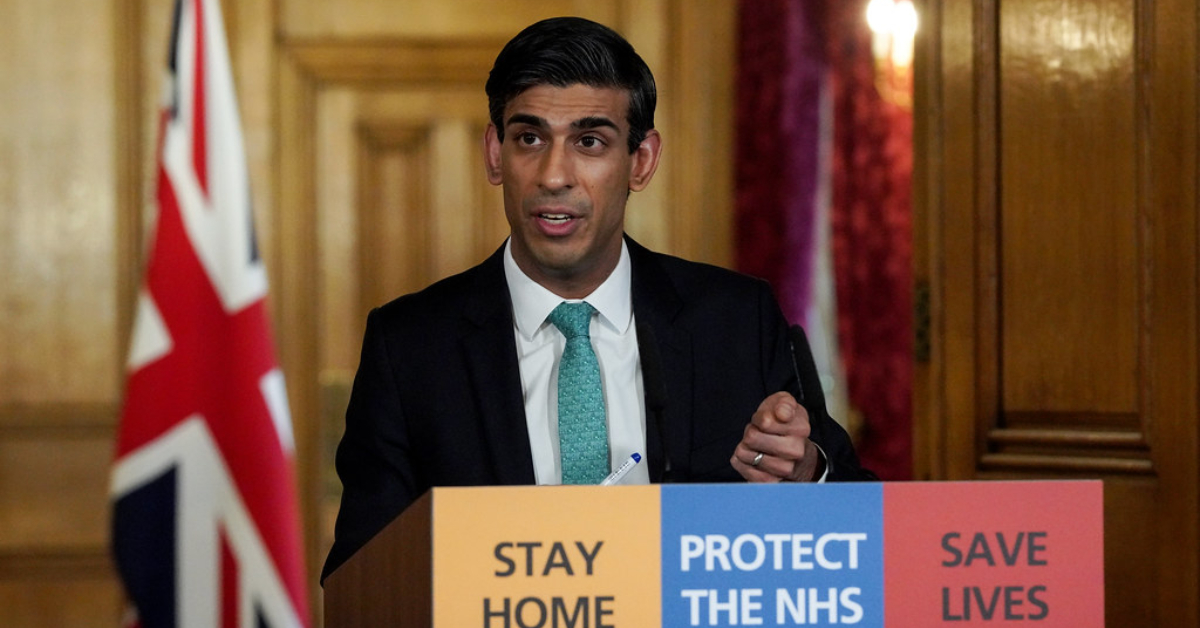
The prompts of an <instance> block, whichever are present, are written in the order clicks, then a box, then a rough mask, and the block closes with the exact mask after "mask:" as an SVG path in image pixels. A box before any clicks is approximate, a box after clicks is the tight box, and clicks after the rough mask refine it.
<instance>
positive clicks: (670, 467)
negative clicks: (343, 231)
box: [323, 18, 871, 577]
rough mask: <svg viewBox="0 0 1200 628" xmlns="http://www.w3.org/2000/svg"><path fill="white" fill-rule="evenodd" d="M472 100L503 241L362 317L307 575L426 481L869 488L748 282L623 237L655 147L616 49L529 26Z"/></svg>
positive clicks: (604, 39) (629, 62) (630, 68)
mask: <svg viewBox="0 0 1200 628" xmlns="http://www.w3.org/2000/svg"><path fill="white" fill-rule="evenodd" d="M486 90H487V94H488V100H489V109H490V114H491V124H490V125H489V126H488V128H487V132H486V136H485V138H484V151H485V164H486V169H487V178H488V180H489V181H490V182H491V183H492V184H494V185H500V186H502V187H503V191H504V208H505V214H506V216H507V219H508V223H509V226H510V230H511V231H510V237H509V239H508V241H507V242H506V243H505V244H504V246H502V247H501V248H500V250H498V251H497V252H496V253H495V254H494V255H492V256H491V258H489V259H488V260H486V261H485V262H483V263H482V264H480V265H479V266H476V267H475V268H472V269H470V270H468V271H466V272H464V273H462V274H460V275H456V276H454V277H450V278H447V279H444V280H442V281H440V282H438V283H436V284H434V285H432V286H430V287H429V288H427V289H425V290H423V291H421V292H419V293H416V294H410V295H407V296H403V297H400V298H399V299H397V300H395V301H393V302H391V303H389V304H387V305H385V306H383V307H382V308H379V309H377V310H375V311H373V312H371V314H370V316H369V317H368V319H367V330H366V335H365V339H364V341H363V351H362V361H361V364H360V366H359V370H358V374H357V376H356V377H355V382H354V388H353V392H352V394H351V399H350V404H349V408H348V410H347V413H346V432H345V436H344V437H343V439H342V442H341V445H340V446H339V448H338V454H337V468H338V473H339V475H340V477H341V479H342V483H343V486H344V493H343V497H342V505H341V510H340V512H339V513H338V519H337V524H336V529H335V536H336V540H335V542H334V546H333V549H332V550H331V551H330V554H329V559H328V561H327V562H326V565H325V570H324V575H328V574H329V573H330V572H331V571H332V570H333V569H335V568H336V567H337V566H338V565H340V564H341V563H342V562H343V561H345V560H346V559H347V558H348V557H349V556H350V555H351V554H352V553H353V552H354V551H356V550H357V549H358V548H360V547H361V546H362V545H363V544H364V543H366V541H367V540H369V539H370V537H371V536H373V535H374V534H375V533H376V532H378V531H379V530H380V529H382V528H383V527H384V526H385V525H386V524H387V523H388V522H390V521H391V520H392V519H393V518H395V517H396V516H397V515H399V514H400V512H401V511H402V510H404V508H406V507H407V506H408V504H410V503H411V502H412V501H413V500H415V499H416V498H417V497H419V496H420V495H421V494H422V493H424V492H425V491H427V490H428V489H429V488H431V487H433V486H440V485H491V484H534V483H537V484H559V483H569V482H582V483H597V482H598V481H599V480H600V479H603V477H604V476H605V475H606V474H607V473H608V472H609V471H610V470H612V469H615V468H617V467H618V466H619V465H620V464H621V463H622V462H623V461H625V460H627V459H629V458H630V457H631V455H632V454H635V453H636V454H639V455H641V456H644V457H645V461H644V463H643V464H638V465H636V466H635V467H634V470H633V472H631V473H629V474H628V475H627V476H625V478H624V480H623V483H646V482H664V481H672V482H727V481H737V480H743V479H744V480H748V481H753V482H769V481H823V480H838V479H869V478H870V477H871V476H870V474H869V473H868V472H865V471H863V470H862V469H860V468H859V465H858V460H857V457H856V456H855V454H854V451H853V448H852V447H851V445H850V442H849V439H848V438H847V436H846V433H845V432H844V431H843V430H842V429H841V428H840V427H839V426H838V425H837V424H836V423H835V422H833V421H832V420H831V419H830V418H829V416H828V414H827V413H826V412H825V408H824V401H823V398H822V396H821V393H820V389H819V385H818V384H816V383H815V382H816V378H815V376H814V373H813V370H812V363H811V356H810V355H809V353H808V348H807V345H803V346H802V348H801V349H800V350H799V351H798V352H797V353H798V355H799V360H796V359H795V357H794V355H793V352H792V349H791V343H789V341H788V327H787V323H786V321H785V319H784V317H783V315H782V314H781V312H780V310H779V306H778V304H777V303H776V301H775V299H774V297H773V296H772V295H771V292H770V289H769V288H768V287H767V285H766V284H765V283H764V282H761V281H758V280H755V279H751V278H748V277H745V276H742V275H738V274H736V273H733V272H730V271H727V270H722V269H719V268H715V267H711V266H705V265H701V264H696V263H692V262H685V261H683V260H680V259H677V258H673V257H668V256H665V255H660V254H657V253H653V252H650V251H648V250H646V249H645V248H643V247H641V246H640V245H638V244H637V243H635V242H634V241H633V240H631V239H628V238H627V237H625V235H624V221H625V205H626V201H627V198H628V196H629V194H630V193H632V192H638V191H641V190H643V189H645V187H646V186H647V185H648V184H649V183H650V180H651V178H652V177H653V176H654V172H655V169H656V168H657V166H658V159H659V154H660V152H661V147H662V138H661V137H660V136H659V134H658V132H657V131H655V130H654V107H655V100H656V95H655V87H654V78H653V76H652V75H651V73H650V70H649V68H647V67H646V65H645V63H644V62H643V61H642V59H641V58H640V57H639V56H638V55H637V53H636V52H634V50H633V48H632V47H631V46H630V45H629V44H628V43H627V42H626V41H625V40H624V39H622V38H621V37H620V36H619V35H617V34H616V33H615V32H613V31H612V30H610V29H608V28H606V27H604V26H601V25H599V24H596V23H593V22H589V21H587V20H582V19H578V18H556V19H551V20H546V21H543V22H539V23H537V24H534V25H533V26H530V27H529V28H527V29H525V30H524V31H522V32H521V33H520V34H518V35H517V36H516V37H515V38H514V39H513V40H512V41H511V42H509V43H508V44H507V45H506V46H505V48H504V49H503V50H502V51H501V53H500V55H499V56H498V57H497V59H496V62H495V66H494V67H493V69H492V72H491V75H490V77H489V79H488V82H487V88H486ZM585 303H586V305H583V304H585ZM560 306H561V307H560ZM568 311H570V312H575V313H576V314H578V316H576V317H575V318H576V319H577V321H578V322H577V327H578V329H577V330H575V331H569V332H568V331H562V330H565V329H566V328H567V327H566V326H567V325H568V323H567V322H564V321H565V319H564V318H563V317H564V316H567V315H566V314H562V313H563V312H568ZM568 335H569V337H568ZM801 338H802V336H801ZM801 344H803V343H801ZM568 354H570V355H568ZM568 363H570V364H569V365H568ZM798 365H800V366H802V367H803V371H804V373H803V374H801V373H800V369H798V368H797V367H798ZM801 379H803V380H804V381H801ZM587 382H593V383H594V385H593V384H592V383H587ZM797 397H801V398H803V399H804V401H805V403H807V404H808V407H807V408H805V407H804V406H802V405H801V404H800V403H798V402H797V401H796V398H797ZM580 417H583V418H580ZM580 426H583V427H580ZM581 434H582V436H581ZM818 443H819V447H818ZM323 577H324V576H323Z"/></svg>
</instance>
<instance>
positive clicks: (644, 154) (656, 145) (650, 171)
mask: <svg viewBox="0 0 1200 628" xmlns="http://www.w3.org/2000/svg"><path fill="white" fill-rule="evenodd" d="M661 153H662V136H660V135H659V134H658V131H656V130H654V129H650V130H649V131H647V132H646V138H645V139H643V140H642V143H641V144H638V147H637V150H635V151H633V159H632V160H631V161H630V164H629V189H630V190H631V191H633V192H641V191H642V190H644V189H646V186H647V185H649V184H650V179H651V178H653V177H654V171H655V170H658V156H659V155H660V154H661Z"/></svg>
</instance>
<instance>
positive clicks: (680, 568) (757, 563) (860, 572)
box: [662, 484, 883, 628]
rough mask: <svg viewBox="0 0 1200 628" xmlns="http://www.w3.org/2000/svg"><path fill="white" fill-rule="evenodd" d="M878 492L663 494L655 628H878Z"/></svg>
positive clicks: (779, 489)
mask: <svg viewBox="0 0 1200 628" xmlns="http://www.w3.org/2000/svg"><path fill="white" fill-rule="evenodd" d="M881 487H882V485H881V484H855V485H845V486H834V485H807V486H779V485H774V486H766V485H763V486H753V487H745V486H736V485H725V486H669V487H663V488H664V490H663V491H662V521H663V525H662V538H663V548H662V549H663V558H662V570H663V620H662V625H663V626H814V625H816V626H821V625H834V624H836V625H847V624H848V625H854V626H863V627H864V628H867V627H870V628H879V627H880V626H883V524H882V520H881V517H880V516H879V513H880V507H881V505H882V497H881ZM835 492H836V498H835V497H834V494H835Z"/></svg>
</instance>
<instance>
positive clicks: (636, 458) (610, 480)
mask: <svg viewBox="0 0 1200 628" xmlns="http://www.w3.org/2000/svg"><path fill="white" fill-rule="evenodd" d="M641 461H642V454H638V453H635V454H633V455H631V456H629V460H626V461H625V464H623V465H621V466H620V467H617V470H616V471H613V472H612V473H610V474H609V475H608V477H606V478H604V481H603V482H601V483H600V486H612V485H613V484H616V483H617V482H620V481H621V478H623V477H625V474H626V473H629V471H630V470H631V469H633V468H634V467H635V466H637V463H639V462H641Z"/></svg>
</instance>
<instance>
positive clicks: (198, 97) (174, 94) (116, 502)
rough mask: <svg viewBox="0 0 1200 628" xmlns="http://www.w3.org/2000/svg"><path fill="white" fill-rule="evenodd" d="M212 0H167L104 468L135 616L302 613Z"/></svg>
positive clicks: (294, 521) (253, 620)
mask: <svg viewBox="0 0 1200 628" xmlns="http://www.w3.org/2000/svg"><path fill="white" fill-rule="evenodd" d="M219 4H220V3H219V2H218V1H217V0H177V2H176V3H175V18H174V25H173V29H172V36H171V46H170V62H169V74H168V81H167V89H166V90H165V91H166V93H165V94H164V100H165V102H164V105H163V110H162V112H161V119H160V135H161V137H160V144H159V149H158V150H159V154H158V160H159V169H158V214H157V225H156V227H155V229H154V238H153V241H152V248H151V251H150V255H149V258H148V262H147V266H146V272H145V278H144V283H143V286H142V289H141V291H140V292H139V295H138V303H137V314H136V323H135V325H134V332H133V340H132V347H131V349H130V355H129V364H128V369H129V373H128V382H127V386H126V396H125V406H124V409H123V412H122V416H121V425H120V429H119V434H118V437H117V446H116V462H115V466H114V469H113V473H112V484H111V494H112V499H113V531H112V532H113V537H112V538H113V552H114V555H115V558H116V563H117V568H118V571H119V572H120V575H121V578H122V580H123V582H124V585H125V589H126V592H127V594H128V596H129V599H130V602H131V603H132V605H133V607H134V609H133V610H134V613H135V618H134V619H133V622H134V623H135V624H140V625H141V626H145V627H146V628H157V627H160V626H171V627H180V628H216V627H218V626H220V627H222V628H225V627H232V626H239V627H246V626H255V627H259V626H271V627H293V626H306V625H307V624H308V608H307V597H306V593H305V585H304V582H305V578H304V564H303V558H302V553H301V541H300V532H299V527H298V523H299V520H300V519H299V513H298V510H297V505H296V495H295V485H294V481H295V478H294V471H293V467H292V458H293V453H294V449H295V446H294V442H293V437H292V430H291V418H290V415H289V410H288V405H287V394H286V391H285V389H284V382H283V375H282V373H281V372H280V370H279V367H278V365H277V363H276V361H275V357H274V354H275V351H274V347H273V346H272V342H271V332H270V328H269V326H268V320H267V312H266V310H265V305H264V300H265V297H266V292H267V281H266V271H265V269H264V267H263V262H262V259H260V257H259V253H258V249H257V246H256V244H255V234H254V227H253V217H252V212H251V207H250V187H249V182H248V179H247V171H246V163H245V154H244V152H243V148H242V135H241V129H240V122H239V119H238V113H237V103H236V100H235V98H234V90H233V80H232V76H231V73H230V65H229V59H228V53H227V51H226V50H227V49H226V43H225V36H224V33H223V27H222V18H221V13H220V7H219Z"/></svg>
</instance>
